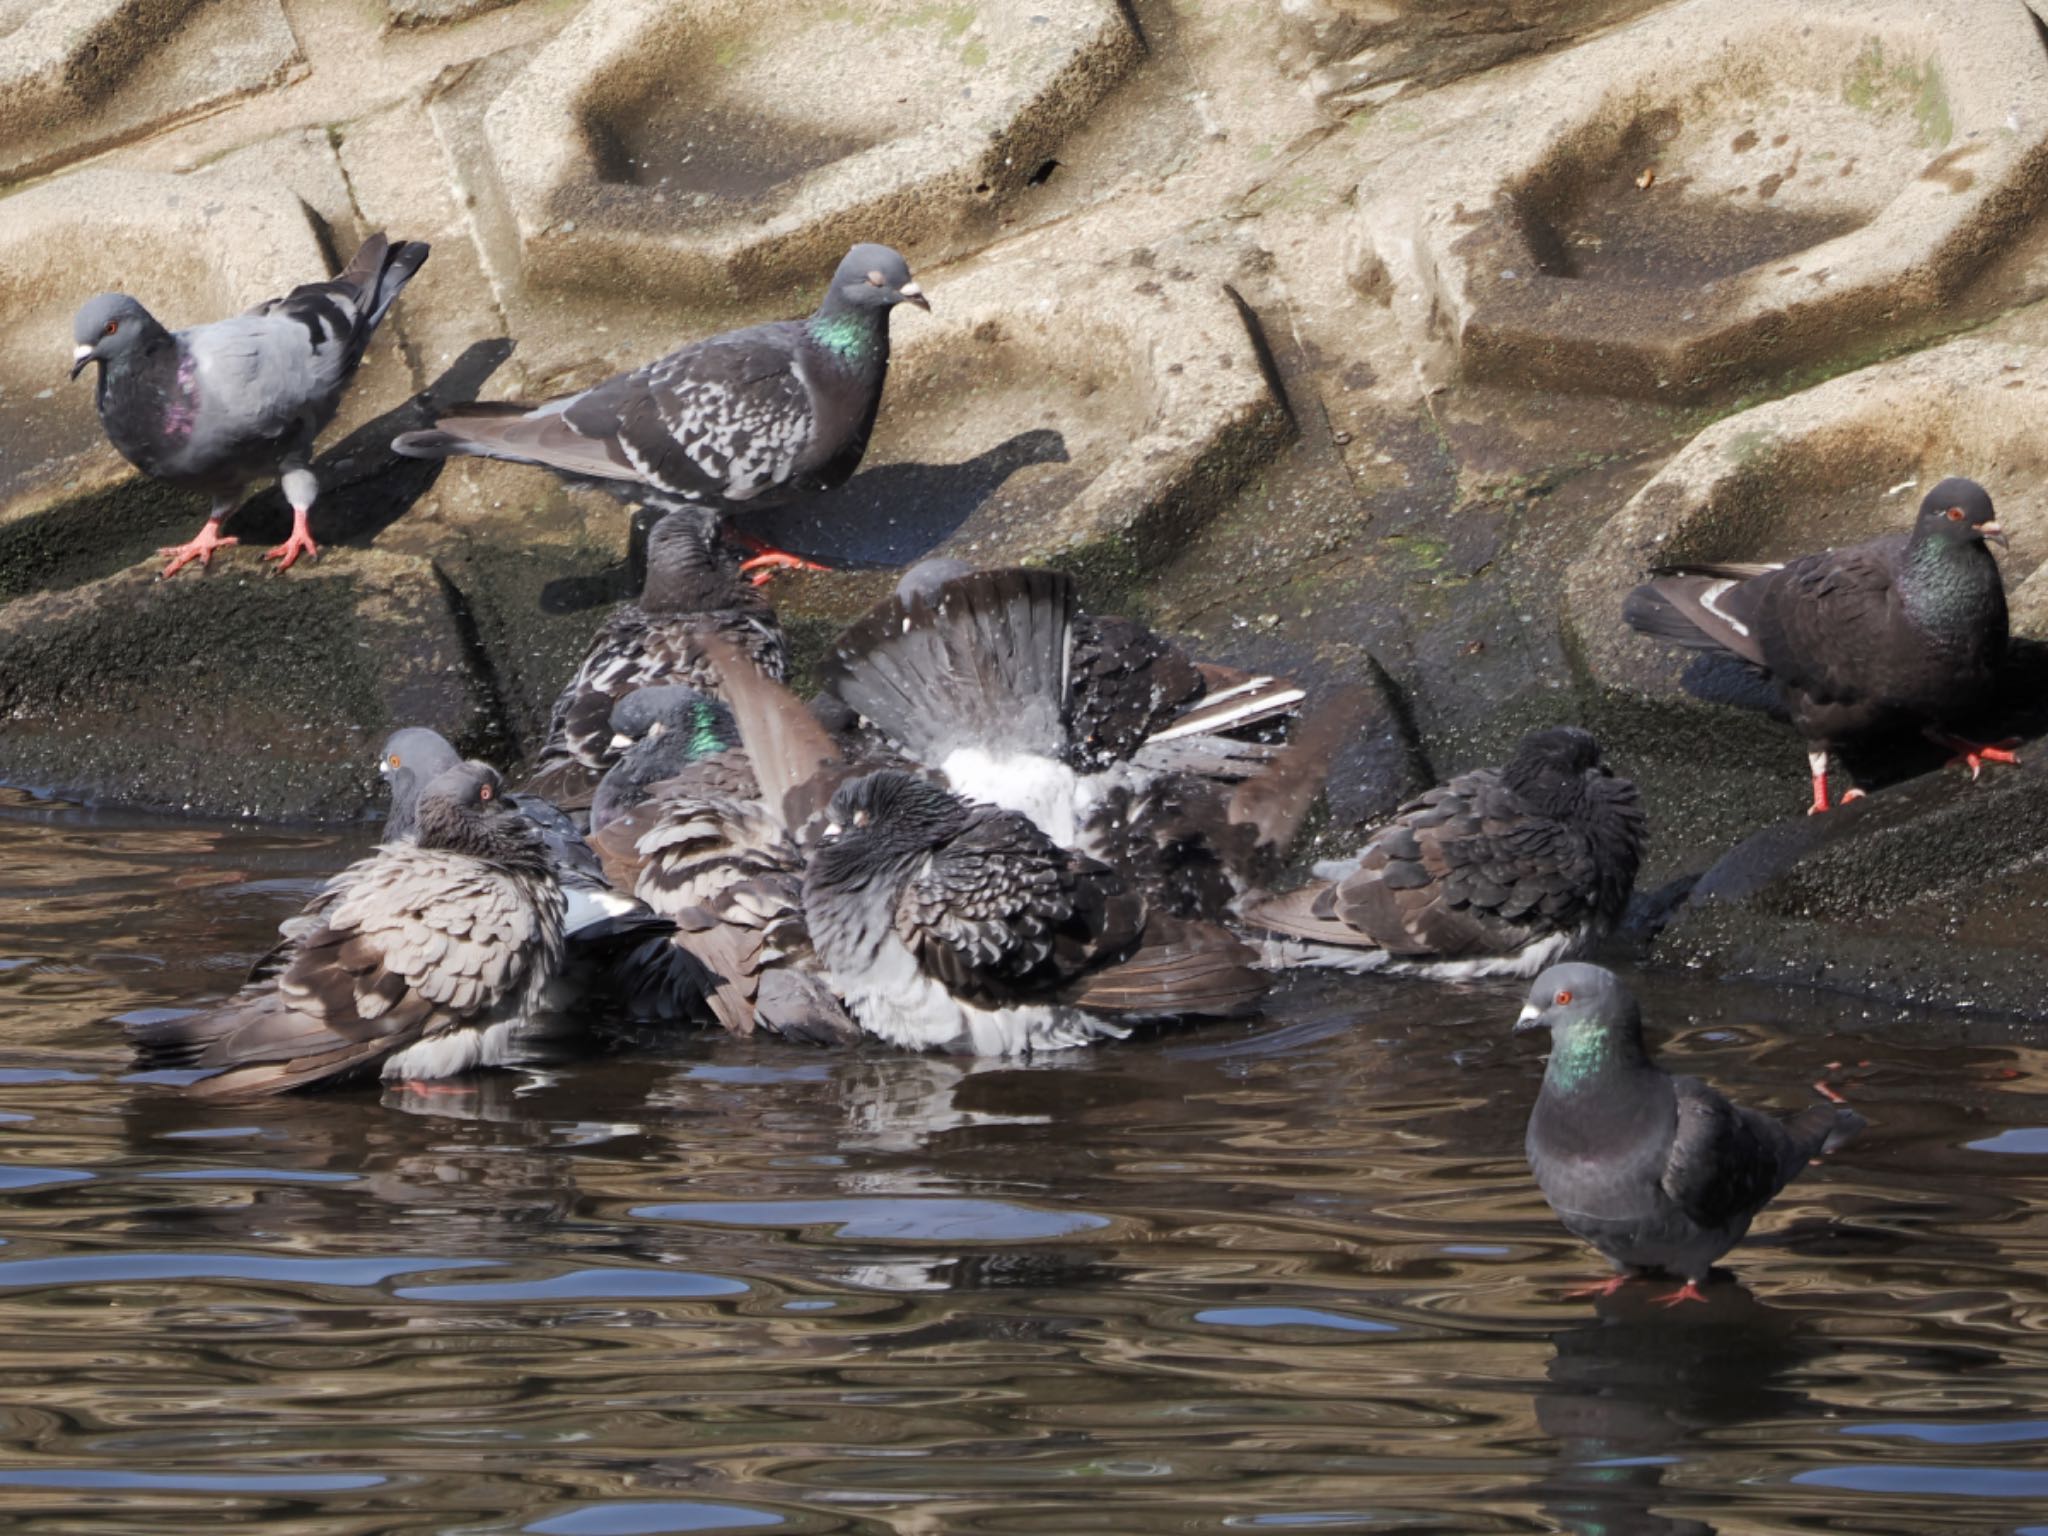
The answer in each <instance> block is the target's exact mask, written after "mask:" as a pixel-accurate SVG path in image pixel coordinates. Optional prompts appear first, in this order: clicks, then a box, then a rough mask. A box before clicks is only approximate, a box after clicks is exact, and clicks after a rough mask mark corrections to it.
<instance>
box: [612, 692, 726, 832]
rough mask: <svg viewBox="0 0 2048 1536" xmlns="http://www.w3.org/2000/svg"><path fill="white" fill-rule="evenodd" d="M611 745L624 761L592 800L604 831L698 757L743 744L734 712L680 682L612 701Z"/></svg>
mask: <svg viewBox="0 0 2048 1536" xmlns="http://www.w3.org/2000/svg"><path fill="white" fill-rule="evenodd" d="M611 729H612V733H613V734H612V737H611V741H610V747H611V750H612V751H614V752H616V753H618V754H619V760H618V761H617V762H616V763H614V764H613V765H612V767H611V768H610V770H609V771H608V772H606V774H605V776H604V779H603V780H602V782H600V783H599V784H598V786H597V792H596V794H594V795H593V796H592V797H591V802H590V830H591V831H592V832H593V833H597V832H602V831H603V830H604V829H605V828H606V827H608V826H610V825H611V823H612V822H614V821H616V820H618V818H619V817H620V816H622V815H624V814H625V813H626V812H628V811H630V810H632V809H633V807H634V806H636V805H638V804H640V803H641V802H642V801H644V800H646V799H647V798H648V797H649V796H650V795H651V794H652V793H653V790H654V786H655V785H658V784H659V783H661V781H663V780H664V779H669V778H673V777H674V776H675V775H677V774H679V773H681V772H682V771H683V770H684V769H685V768H686V767H687V766H688V765H689V764H690V763H692V762H694V761H696V760H697V759H698V758H703V757H710V756H712V755H714V754H716V753H721V752H724V751H726V750H727V749H728V748H731V747H736V746H738V745H739V731H738V728H737V727H736V726H735V725H734V724H733V718H732V711H731V710H730V709H728V708H727V707H726V706H725V705H724V704H723V703H721V702H719V701H718V700H717V699H714V698H712V697H711V696H710V695H709V694H704V693H699V692H697V691H696V690H695V689H694V688H685V687H683V686H682V685H681V684H679V683H665V684H663V685H662V686H661V687H659V688H642V689H640V690H638V691H637V692H634V693H629V694H627V695H626V696H625V697H624V698H623V699H620V700H619V702H618V703H617V704H615V705H613V706H612V714H611Z"/></svg>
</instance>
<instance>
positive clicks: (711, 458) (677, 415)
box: [391, 245, 931, 580]
mask: <svg viewBox="0 0 2048 1536" xmlns="http://www.w3.org/2000/svg"><path fill="white" fill-rule="evenodd" d="M904 303H909V304H915V305H917V307H918V308H920V309H930V308H931V303H930V301H929V300H927V299H926V298H925V296H924V290H923V289H921V288H919V287H918V285H917V284H916V283H915V282H913V281H912V280H911V276H910V266H909V264H908V263H907V262H905V261H904V259H903V257H902V256H901V255H899V254H898V253H897V252H895V251H893V250H891V249H889V247H888V246H886V245H856V246H855V247H854V248H853V249H852V250H851V251H849V252H847V254H846V257H845V259H844V260H842V261H841V262H840V263H839V269H838V271H836V272H834V273H833V274H832V283H831V286H830V287H828V288H827V289H826V290H825V297H824V299H823V300H822V301H821V302H820V303H819V305H818V308H817V311H816V312H815V313H814V314H812V315H811V316H810V317H809V318H808V319H804V320H777V321H773V322H770V323H769V324H766V325H753V326H748V327H747V328H746V329H744V330H738V331H728V332H726V333H725V334H723V335H719V336H713V337H711V338H709V339H708V340H705V341H699V342H693V343H691V344H690V345H689V346H686V347H684V348H682V349H681V350H680V351H676V352H671V353H670V354H669V355H668V356H667V357H664V358H662V359H660V360H659V361H657V362H652V363H649V364H647V365H646V366H645V367H643V368H636V369H634V370H633V371H632V372H631V373H622V374H619V375H617V376H615V377H613V378H609V379H606V380H605V381H604V382H603V383H601V384H595V385H593V386H591V387H590V388H589V389H586V390H584V391H582V392H581V393H579V394H574V395H565V396H562V397H561V398H559V399H555V400H550V401H548V402H546V403H545V404H543V405H534V406H529V405H517V404H511V403H503V402H484V403H481V404H477V405H468V406H463V407H461V408H460V409H459V410H455V411H451V412H450V413H449V414H448V415H446V416H444V417H442V418H441V419H440V420H439V421H438V422H436V423H435V425H434V426H433V428H432V429H431V430H428V431H424V432H407V433H405V434H403V435H402V436H400V437H398V438H397V439H395V440H394V441H393V442H392V444H391V446H392V448H393V449H394V450H395V451H397V452H399V453H403V454H408V455H410V456H412V457H414V458H420V459H444V458H449V457H452V456H455V455H459V454H471V455H475V456H477V457H481V458H489V459H508V460H510V461H512V462H513V463H516V464H534V465H538V466H540V467H542V468H544V469H551V470H553V471H554V472H555V473H556V474H558V475H561V476H563V477H564V478H566V479H568V480H571V481H574V482H577V483H580V484H587V485H592V486H595V487H597V488H599V489H602V490H605V491H608V492H610V493H611V494H613V495H615V496H617V497H619V498H621V499H622V500H627V501H634V502H640V503H643V504H645V505H647V506H652V507H660V508H663V509H665V510H673V509H674V508H676V507H683V506H699V507H710V508H713V509H715V510H717V511H720V512H726V513H735V512H742V511H745V510H747V509H748V508H766V507H772V506H779V505H782V504H784V503H786V502H789V501H793V500H795V499H797V498H798V497H801V496H804V495H808V494H811V493H813V492H816V491H825V490H830V489H831V488H832V487H834V486H836V485H840V484H843V483H844V482H845V481H846V480H848V479H849V478H851V477H852V475H853V472H854V470H855V469H857V468H859V466H860V461H861V458H862V456H863V455H864V454H866V452H867V448H868V438H869V436H870V434H871V433H872V432H873V431H874V426H875V416H876V413H877V412H878V411H879V410H880V409H881V404H882V385H883V383H884V381H885V380H886V379H887V377H888V372H889V312H890V311H891V310H892V309H894V308H895V307H896V306H897V305H898V304H904ZM741 537H742V538H744V537H745V535H741ZM749 542H758V541H752V540H750V541H749ZM778 566H796V567H802V568H805V569H811V570H817V569H822V567H819V566H816V565H814V564H813V563H812V562H810V561H806V560H801V559H799V558H797V557H796V556H794V555H791V554H788V553H786V552H784V551H781V550H776V549H769V548H766V547H765V546H764V547H763V548H762V550H761V553H760V554H758V555H756V556H755V557H754V558H753V559H752V560H750V561H748V562H747V564H746V567H745V568H746V569H748V570H755V571H759V572H761V573H762V579H764V580H765V579H766V575H767V573H768V572H770V571H772V570H773V569H774V568H776V567H778Z"/></svg>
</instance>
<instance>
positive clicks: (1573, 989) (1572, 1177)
mask: <svg viewBox="0 0 2048 1536" xmlns="http://www.w3.org/2000/svg"><path fill="white" fill-rule="evenodd" d="M1535 1029H1547V1030H1549V1031H1550V1063H1549V1065H1548V1066H1547V1067H1546V1068H1545V1069H1544V1072H1543V1088H1542V1091H1541V1092H1540V1093H1538V1094H1537V1096H1536V1108H1535V1111H1534V1113H1532V1114H1531V1115H1530V1116H1529V1134H1528V1141H1527V1150H1528V1154H1529V1167H1530V1168H1531V1169H1532V1170H1533V1171H1534V1172H1535V1175H1536V1182H1537V1184H1538V1185H1539V1186H1541V1188H1542V1190H1543V1198H1544V1199H1546V1200H1548V1201H1549V1202H1550V1206H1551V1209H1552V1210H1554V1211H1556V1212H1557V1215H1558V1219H1559V1220H1560V1221H1562V1222H1563V1223H1564V1225H1565V1227H1566V1229H1567V1230H1568V1231H1570V1232H1571V1234H1572V1235H1573V1236H1574V1237H1578V1238H1580V1239H1582V1240H1584V1241H1585V1242H1588V1243H1591V1244H1592V1245H1593V1246H1594V1247H1595V1248H1597V1249H1599V1250H1600V1252H1601V1253H1603V1254H1605V1255H1606V1256H1607V1258H1608V1260H1609V1261H1610V1262H1611V1263H1612V1264H1613V1265H1614V1267H1615V1269H1616V1270H1617V1271H1619V1273H1618V1274H1617V1276H1616V1277H1615V1278H1614V1279H1613V1280H1611V1281H1609V1282H1608V1283H1607V1284H1606V1285H1604V1286H1597V1287H1594V1288H1593V1289H1594V1290H1595V1291H1596V1292H1598V1293H1600V1294H1607V1293H1611V1292H1613V1291H1615V1290H1618V1289H1620V1288H1621V1287H1622V1286H1623V1285H1625V1284H1626V1283H1627V1282H1628V1280H1629V1279H1630V1278H1631V1277H1632V1276H1636V1275H1655V1274H1671V1275H1676V1276H1678V1277H1679V1278H1680V1279H1682V1280H1684V1281H1685V1284H1684V1286H1683V1287H1681V1288H1680V1289H1679V1290H1677V1291H1674V1292H1673V1293H1672V1294H1671V1295H1669V1296H1665V1297H1662V1298H1660V1300H1661V1302H1662V1303H1663V1304H1665V1305H1667V1306H1668V1305H1675V1304H1676V1303H1678V1302H1681V1301H1705V1300H1706V1297H1705V1296H1703V1295H1702V1294H1701V1293H1700V1286H1701V1285H1703V1284H1705V1283H1706V1280H1707V1276H1708V1274H1709V1272H1710V1271H1711V1270H1712V1268H1713V1265H1714V1261H1715V1260H1716V1259H1718V1258H1720V1257H1721V1255H1722V1254H1724V1253H1726V1252H1727V1251H1728V1250H1729V1249H1731V1248H1733V1247H1734V1246H1735V1245H1736V1244H1737V1243H1739V1242H1741V1241H1742V1237H1743V1234H1744V1233H1746V1232H1747V1231H1748V1230H1749V1224H1750V1222H1751V1221H1752V1220H1754V1219H1755V1217H1756V1213H1757V1212H1758V1211H1760V1210H1762V1209H1763V1208H1764V1207H1765V1206H1766V1205H1768V1204H1769V1203H1770V1202H1771V1201H1772V1200H1773V1199H1774V1198H1776V1196H1777V1194H1778V1191H1779V1190H1781V1189H1783V1188H1784V1187H1785V1186H1786V1185H1787V1184H1789V1183H1791V1182H1792V1180H1793V1179H1795V1178H1797V1177H1798V1176H1799V1173H1800V1171H1801V1170H1802V1169H1804V1168H1805V1167H1806V1165H1807V1164H1808V1163H1810V1162H1812V1161H1813V1159H1814V1158H1816V1157H1818V1156H1820V1155H1821V1154H1822V1153H1823V1152H1832V1151H1834V1150H1835V1149H1836V1148H1837V1147H1839V1146H1841V1145H1842V1144H1843V1143H1845V1142H1847V1141H1848V1140H1849V1139H1850V1138H1851V1137H1853V1136H1855V1135H1856V1133H1857V1132H1859V1131H1861V1130H1862V1129H1863V1126H1864V1120H1863V1117H1862V1116H1861V1115H1859V1114H1857V1113H1856V1112H1855V1111H1854V1110H1852V1109H1844V1108H1842V1107H1840V1106H1838V1105H1834V1104H1815V1105H1812V1106H1810V1107H1808V1108H1806V1109H1803V1110H1801V1111H1800V1112H1799V1113H1798V1114H1796V1115H1792V1116H1790V1117H1788V1118H1787V1119H1784V1120H1778V1119H1774V1118H1773V1117H1772V1116H1770V1115H1766V1114H1761V1113H1759V1112H1758V1111H1756V1110H1754V1109H1744V1108H1742V1107H1741V1106H1740V1105H1737V1104H1731V1103H1729V1102H1728V1101H1727V1100H1726V1099H1725V1098H1723V1097H1722V1096H1721V1095H1720V1094H1718V1093H1716V1092H1715V1091H1714V1090H1713V1089H1712V1088H1710V1087H1708V1086H1707V1085H1706V1084H1705V1083H1703V1082H1701V1081H1700V1080H1699V1079H1698V1078H1696V1077H1673V1076H1672V1075H1671V1074H1670V1073H1668V1072H1666V1071H1665V1070H1664V1069H1663V1068H1662V1067H1660V1066H1658V1065H1657V1064H1656V1062H1654V1061H1652V1060H1651V1059H1650V1053H1649V1051H1648V1050H1646V1049H1645V1048H1644V1046H1643V1021H1642V1015H1641V1013H1640V1012H1639V1011H1638V1010H1637V1008H1636V1000H1635V999H1634V998H1633V997H1631V996H1630V995H1629V993H1628V989H1627V988H1626V987H1624V986H1623V985H1622V984H1621V982H1620V981H1619V980H1617V979H1616V978H1615V976H1614V974H1613V973H1612V972H1610V971H1605V970H1602V969H1601V968H1600V967H1599V966H1597V965H1555V966H1552V967H1551V968H1550V969H1549V970H1547V971H1545V972H1544V973H1543V974H1542V975H1541V976H1539V977H1537V978H1536V982H1535V985H1533V986H1532V987H1530V989H1529V1000H1528V1003H1527V1005H1526V1006H1524V1007H1523V1009H1522V1012H1521V1016H1520V1017H1519V1018H1518V1019H1516V1021H1515V1033H1517V1034H1521V1033H1523V1032H1525V1031H1528V1030H1535Z"/></svg>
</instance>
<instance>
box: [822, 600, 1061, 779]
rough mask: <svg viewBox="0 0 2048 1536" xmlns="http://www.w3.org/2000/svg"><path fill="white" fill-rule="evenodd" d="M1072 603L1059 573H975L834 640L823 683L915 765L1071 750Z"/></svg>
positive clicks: (886, 607)
mask: <svg viewBox="0 0 2048 1536" xmlns="http://www.w3.org/2000/svg"><path fill="white" fill-rule="evenodd" d="M1074 609H1075V599H1074V584H1073V581H1072V579H1071V578H1070V577H1068V576H1066V575H1065V574H1064V573H1062V572H1059V571H1041V570H1026V569H1022V568H1016V569H1008V570H989V571H973V572H970V573H968V574H967V575H964V576H958V577H955V578H953V579H952V580H950V581H948V582H946V583H945V584H944V585H943V586H942V587H940V588H939V590H938V592H937V593H936V594H934V595H933V597H932V598H931V599H930V600H929V601H921V602H917V603H914V604H911V605H906V604H905V603H904V602H903V600H902V599H901V598H891V599H890V600H889V601H888V602H886V603H883V604H882V605H881V606H880V607H878V608H876V609H875V610H874V611H873V612H871V613H869V614H868V615H867V616H866V617H865V618H863V619H861V620H860V621H859V622H858V623H856V624H854V625H853V627H852V628H850V629H848V630H847V631H846V633H845V634H843V635H841V636H840V637H839V639H838V641H837V642H836V643H835V644H834V645H833V647H832V654H831V656H830V657H828V658H827V660H826V662H825V668H824V673H825V681H826V686H827V687H829V688H831V689H832V691H833V692H835V693H837V694H838V695H839V697H840V698H841V699H843V700H845V701H846V703H847V704H848V705H850V706H851V707H852V708H854V709H855V710H858V711H859V712H860V713H861V714H862V715H864V716H866V717H867V718H868V719H869V720H871V721H873V722H874V723H875V725H877V726H878V727H880V729H881V730H882V731H883V732H884V733H885V734H887V735H888V736H890V737H892V738H893V739H894V740H896V741H897V742H899V743H901V744H902V746H903V748H904V749H905V750H906V751H908V752H909V753H910V754H911V755H912V756H913V757H915V758H917V759H918V760H919V761H920V762H923V763H926V764H928V765H931V766H937V765H938V764H940V763H943V762H944V761H945V760H946V758H947V757H948V756H949V755H950V754H951V753H953V752H954V751H955V750H957V749H959V748H962V747H978V748H980V749H982V750H984V751H986V752H989V753H991V754H997V755H1002V754H1008V753H1032V754H1036V755H1038V756H1042V757H1058V756H1060V755H1061V754H1062V753H1063V752H1064V751H1065V749H1066V746H1067V723H1066V702H1067V668H1068V655H1069V651H1070V649H1071V645H1072V632H1071V631H1072V625H1073V618H1074Z"/></svg>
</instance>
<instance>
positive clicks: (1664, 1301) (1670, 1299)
mask: <svg viewBox="0 0 2048 1536" xmlns="http://www.w3.org/2000/svg"><path fill="white" fill-rule="evenodd" d="M1706 1299H1707V1293H1706V1292H1705V1291H1703V1290H1701V1289H1700V1287H1699V1282H1698V1281H1697V1280H1688V1281H1686V1282H1685V1284H1683V1285H1681V1286H1680V1287H1679V1288H1678V1289H1677V1290H1675V1291H1673V1292H1672V1293H1671V1294H1670V1295H1669V1296H1659V1297H1658V1298H1657V1299H1656V1301H1654V1302H1653V1303H1651V1305H1653V1306H1659V1307H1676V1306H1679V1305H1682V1304H1683V1303H1685V1302H1688V1301H1705V1300H1706Z"/></svg>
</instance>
